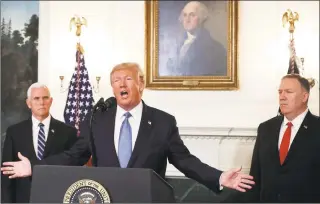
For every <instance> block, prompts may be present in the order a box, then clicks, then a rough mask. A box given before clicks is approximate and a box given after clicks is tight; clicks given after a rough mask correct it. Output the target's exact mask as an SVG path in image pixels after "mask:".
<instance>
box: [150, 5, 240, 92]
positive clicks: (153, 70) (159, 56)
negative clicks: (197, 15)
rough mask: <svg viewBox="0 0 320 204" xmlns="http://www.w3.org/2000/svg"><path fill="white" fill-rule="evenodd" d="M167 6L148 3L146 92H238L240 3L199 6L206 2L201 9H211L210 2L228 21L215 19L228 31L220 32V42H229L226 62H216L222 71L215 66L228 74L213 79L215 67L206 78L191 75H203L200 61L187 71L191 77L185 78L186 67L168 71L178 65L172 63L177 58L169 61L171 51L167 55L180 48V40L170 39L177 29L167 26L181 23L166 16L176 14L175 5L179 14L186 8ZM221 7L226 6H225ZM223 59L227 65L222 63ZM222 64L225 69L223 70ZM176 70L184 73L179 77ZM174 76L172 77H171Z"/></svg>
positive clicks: (222, 30) (186, 75) (226, 48)
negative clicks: (223, 40)
mask: <svg viewBox="0 0 320 204" xmlns="http://www.w3.org/2000/svg"><path fill="white" fill-rule="evenodd" d="M166 2H167V1H145V26H146V36H145V51H146V53H145V73H146V88H148V89H157V90H236V89H238V88H239V87H238V84H239V83H238V65H237V64H238V60H237V55H238V53H237V43H238V39H237V34H238V3H237V1H199V2H203V3H202V5H205V4H207V5H209V6H210V4H209V3H210V2H211V3H212V4H213V5H214V6H215V7H221V8H220V10H219V11H218V12H216V13H217V14H218V15H220V16H222V15H224V16H225V18H226V19H224V20H223V19H218V17H216V25H218V26H220V27H223V26H225V28H226V29H221V30H220V31H221V32H220V33H223V32H225V34H224V36H222V34H220V39H225V40H226V41H225V47H224V48H225V55H226V57H225V58H223V57H222V58H221V57H220V58H218V57H216V59H218V60H216V61H215V62H218V63H221V66H220V67H219V65H217V66H216V67H219V69H220V70H222V69H221V67H223V68H225V70H224V71H225V74H212V75H211V74H210V72H212V73H213V71H212V70H213V67H212V70H211V67H210V71H207V72H208V73H206V74H203V75H202V74H192V72H197V71H198V70H199V72H200V69H195V67H198V64H201V63H199V62H202V61H204V60H201V61H200V60H198V62H197V61H196V62H193V63H196V66H193V67H190V68H189V69H188V70H191V71H190V73H191V74H189V73H187V74H185V71H184V70H183V69H184V68H185V67H186V66H184V67H183V66H181V67H179V68H174V69H169V68H167V67H170V66H169V65H171V64H177V63H176V62H177V60H173V61H172V60H171V59H174V58H170V57H168V56H169V54H167V53H169V51H167V50H170V49H171V47H173V46H172V44H175V45H177V44H179V43H176V42H178V41H177V40H171V39H170V37H168V36H169V34H168V33H170V30H173V29H172V28H174V26H171V27H170V26H167V25H169V24H170V22H173V21H174V20H175V19H177V21H178V18H174V17H173V18H171V17H172V16H173V15H175V14H173V15H172V14H171V17H170V14H166V13H165V12H170V11H172V10H174V9H172V7H175V5H177V6H176V7H177V9H176V10H178V9H181V8H185V7H184V6H185V5H181V1H174V2H169V3H166ZM179 2H180V3H179ZM208 2H209V3H208ZM217 2H220V4H221V5H219V6H217V5H218V4H217ZM183 3H184V4H187V2H185V1H184V2H183ZM222 3H225V4H226V5H222ZM166 4H170V5H166ZM182 6H183V7H182ZM168 8H169V9H168ZM161 9H162V10H161ZM160 10H161V11H160ZM181 10H182V9H181ZM181 10H180V11H181ZM186 10H187V9H186ZM221 10H222V11H227V13H226V14H223V12H221ZM210 11H212V9H211V10H209V9H208V13H207V14H208V15H207V16H210V15H211V14H210V13H209V12H210ZM186 12H187V11H186ZM186 12H184V13H186ZM160 13H161V15H162V16H164V17H163V19H161V16H160ZM221 13H222V14H221ZM180 15H181V14H180ZM212 15H214V14H212ZM168 16H169V17H168ZM177 16H179V14H177ZM183 16H187V14H183ZM169 18H170V19H171V20H170V19H169ZM172 19H173V20H172ZM224 21H227V22H226V23H225V24H224V25H223V23H224ZM159 22H160V24H161V26H162V27H163V28H161V26H159ZM166 22H167V24H165V23H166ZM168 22H169V23H168ZM221 22H222V23H221ZM183 23H184V21H183ZM215 28H216V27H214V28H213V29H215ZM160 29H162V30H160ZM166 29H167V30H166ZM167 31H168V32H167ZM175 32H176V31H175V30H173V31H171V33H175ZM215 33H219V30H218V31H215ZM210 35H211V34H210ZM226 35H227V36H226ZM166 38H167V39H166ZM205 38H206V37H202V39H205ZM159 39H160V40H161V42H160V41H159ZM168 39H170V40H168ZM172 39H173V38H172ZM199 39H200V38H199ZM194 42H195V41H194ZM221 42H222V41H221ZM202 44H209V43H202ZM190 49H191V46H190ZM205 49H207V48H205ZM173 50H174V49H173ZM180 50H181V49H180ZM213 52H215V51H213ZM173 53H175V51H173ZM196 53H200V52H196ZM220 53H222V52H220ZM206 55H207V54H206V53H205V52H204V54H203V55H202V56H200V57H199V58H194V59H202V58H201V57H203V56H206ZM163 56H164V57H163ZM217 56H222V55H217ZM209 58H210V57H209ZM213 58H214V57H213ZM188 59H190V58H188ZM221 59H222V60H221ZM223 59H224V60H225V61H223ZM166 60H167V61H166ZM169 60H171V61H169ZM165 61H166V62H165ZM169 62H170V63H169ZM172 62H174V63H172ZM189 62H190V60H189ZM224 62H225V64H224ZM179 63H181V64H182V62H181V61H179ZM218 63H210V66H211V64H215V65H216V64H218ZM168 64H169V65H168ZM190 64H192V63H191V62H190ZM203 64H204V63H203ZM208 64H209V63H208ZM223 64H224V65H225V66H222V65H223ZM159 66H161V67H160V69H159ZM164 67H165V68H164ZM171 67H174V66H171ZM171 67H170V68H171ZM176 67H178V66H176ZM163 70H174V71H172V72H170V71H167V72H165V71H163ZM177 70H183V71H181V72H180V73H179V72H178V71H177ZM201 72H202V71H201ZM168 73H169V74H168ZM171 73H173V74H171ZM202 73H205V72H202ZM217 73H218V72H217Z"/></svg>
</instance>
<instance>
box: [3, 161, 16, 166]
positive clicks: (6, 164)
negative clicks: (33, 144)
mask: <svg viewBox="0 0 320 204" xmlns="http://www.w3.org/2000/svg"><path fill="white" fill-rule="evenodd" d="M15 163H16V162H3V163H2V165H3V166H14V164H15Z"/></svg>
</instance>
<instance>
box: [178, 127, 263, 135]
mask: <svg viewBox="0 0 320 204" xmlns="http://www.w3.org/2000/svg"><path fill="white" fill-rule="evenodd" d="M179 132H180V135H181V136H182V137H188V136H192V137H195V136H198V137H203V136H211V137H221V136H222V137H256V135H257V129H256V128H234V127H226V128H224V127H179Z"/></svg>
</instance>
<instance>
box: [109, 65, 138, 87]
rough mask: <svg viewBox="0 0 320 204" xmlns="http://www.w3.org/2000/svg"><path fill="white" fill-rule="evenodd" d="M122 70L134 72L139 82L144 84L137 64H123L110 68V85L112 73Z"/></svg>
mask: <svg viewBox="0 0 320 204" xmlns="http://www.w3.org/2000/svg"><path fill="white" fill-rule="evenodd" d="M124 69H129V70H135V71H136V73H137V74H138V77H139V80H140V82H142V83H143V84H144V74H143V71H142V69H141V68H140V66H139V64H138V63H135V62H124V63H120V64H117V65H116V66H114V67H113V68H112V71H111V73H110V82H111V83H112V75H113V73H114V72H116V71H119V70H124Z"/></svg>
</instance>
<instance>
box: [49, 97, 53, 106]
mask: <svg viewBox="0 0 320 204" xmlns="http://www.w3.org/2000/svg"><path fill="white" fill-rule="evenodd" d="M52 101H53V98H52V97H50V106H51V105H52Z"/></svg>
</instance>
